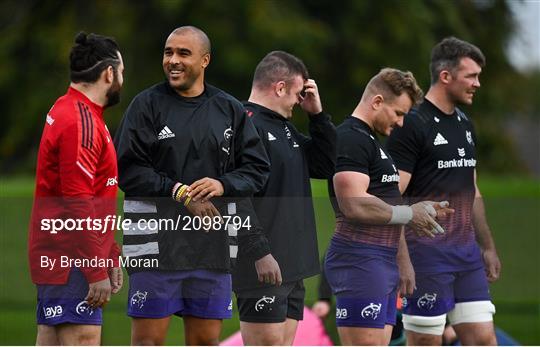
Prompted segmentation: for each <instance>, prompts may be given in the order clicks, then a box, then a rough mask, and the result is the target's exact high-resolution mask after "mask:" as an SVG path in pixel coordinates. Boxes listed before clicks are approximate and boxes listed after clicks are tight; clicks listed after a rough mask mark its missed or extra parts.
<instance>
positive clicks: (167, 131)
mask: <svg viewBox="0 0 540 347" xmlns="http://www.w3.org/2000/svg"><path fill="white" fill-rule="evenodd" d="M175 136H176V135H174V133H173V132H172V131H171V129H169V127H168V126H166V125H165V127H163V129H161V131H160V132H159V134H158V140H164V139H168V138H170V137H175Z"/></svg>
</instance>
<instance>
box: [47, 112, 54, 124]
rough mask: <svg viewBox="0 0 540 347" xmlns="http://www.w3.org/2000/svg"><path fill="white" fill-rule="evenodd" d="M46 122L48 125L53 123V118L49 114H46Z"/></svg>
mask: <svg viewBox="0 0 540 347" xmlns="http://www.w3.org/2000/svg"><path fill="white" fill-rule="evenodd" d="M47 123H49V125H53V123H54V118H53V117H51V115H49V114H48V115H47Z"/></svg>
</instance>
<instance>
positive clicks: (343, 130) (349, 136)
mask: <svg viewBox="0 0 540 347" xmlns="http://www.w3.org/2000/svg"><path fill="white" fill-rule="evenodd" d="M337 132H338V141H337V143H338V146H337V163H336V173H338V172H342V171H355V172H359V173H363V174H365V175H368V176H369V186H368V190H367V193H368V194H371V195H373V196H376V197H377V198H380V199H381V200H383V201H385V202H387V203H389V204H391V205H396V204H399V203H400V202H401V196H400V193H399V186H398V184H399V175H398V172H397V169H396V167H395V165H394V162H393V161H392V157H391V156H390V155H389V154H388V152H387V151H385V150H384V149H383V147H382V145H381V143H380V142H379V141H378V139H377V137H376V135H375V133H374V132H373V130H372V129H371V128H370V127H369V125H368V124H366V123H365V122H364V121H362V120H360V119H358V118H356V117H352V116H349V117H347V118H346V119H345V121H343V123H342V124H341V125H340V126H338V128H337ZM329 188H330V194H331V196H332V197H335V192H334V188H333V185H332V184H329ZM353 199H370V198H360V197H358V198H353ZM332 202H333V206H334V210H335V212H336V234H335V237H339V238H342V239H345V240H350V241H353V242H358V243H363V244H370V245H376V246H383V247H387V248H392V249H397V247H398V243H399V237H400V230H401V229H400V226H396V225H371V224H364V223H359V222H355V221H352V220H350V219H347V218H345V216H344V215H343V213H341V211H340V210H339V206H338V204H337V202H336V200H335V199H332Z"/></svg>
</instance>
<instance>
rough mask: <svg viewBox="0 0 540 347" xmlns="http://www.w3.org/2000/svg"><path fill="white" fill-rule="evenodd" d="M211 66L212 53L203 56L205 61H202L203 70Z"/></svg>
mask: <svg viewBox="0 0 540 347" xmlns="http://www.w3.org/2000/svg"><path fill="white" fill-rule="evenodd" d="M208 65H210V53H206V54H205V55H204V56H203V61H202V64H201V66H202V68H203V69H206V67H207V66H208Z"/></svg>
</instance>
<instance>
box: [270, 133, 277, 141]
mask: <svg viewBox="0 0 540 347" xmlns="http://www.w3.org/2000/svg"><path fill="white" fill-rule="evenodd" d="M275 140H277V139H276V137H275V136H274V135H272V133H271V132H268V141H275Z"/></svg>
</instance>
